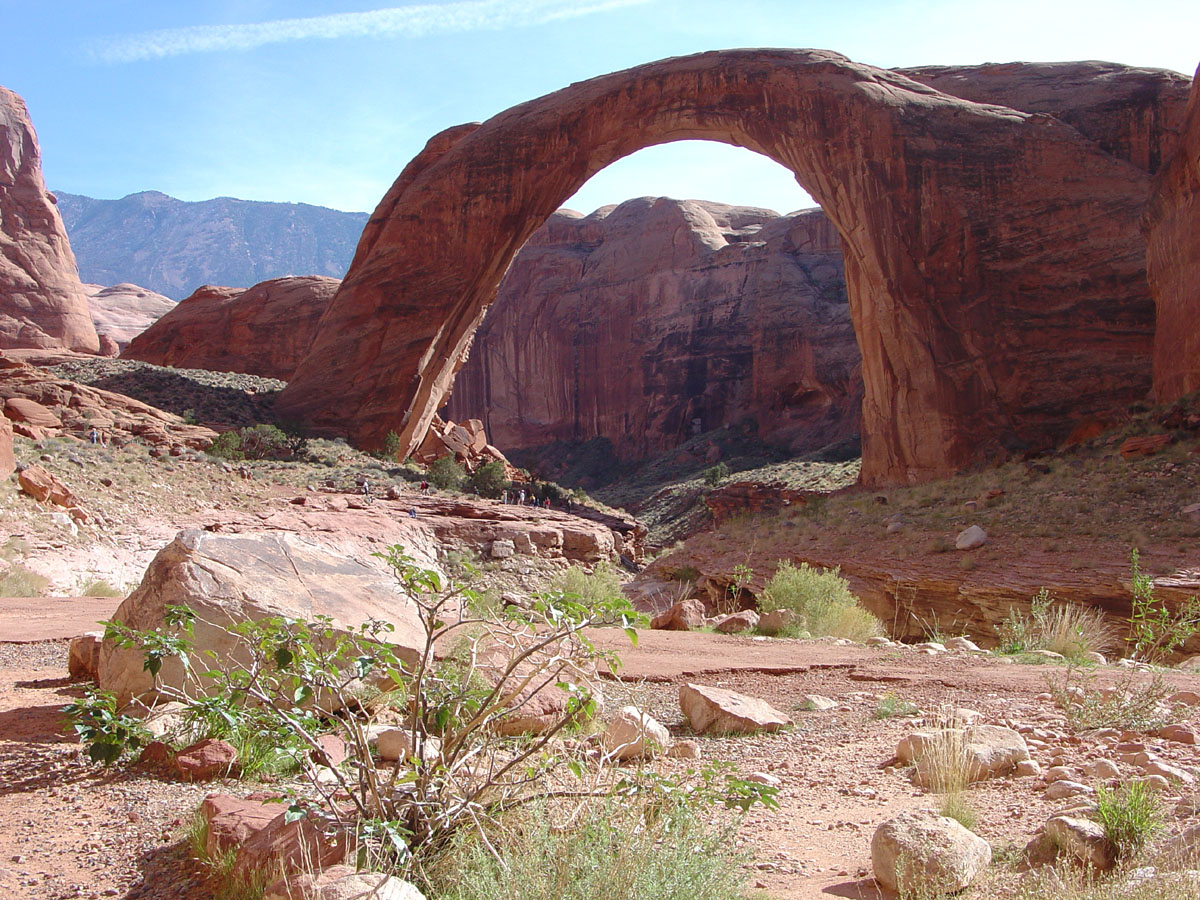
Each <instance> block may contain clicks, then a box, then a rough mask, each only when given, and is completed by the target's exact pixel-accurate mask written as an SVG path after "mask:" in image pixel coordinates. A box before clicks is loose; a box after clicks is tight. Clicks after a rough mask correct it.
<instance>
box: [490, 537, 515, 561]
mask: <svg viewBox="0 0 1200 900" xmlns="http://www.w3.org/2000/svg"><path fill="white" fill-rule="evenodd" d="M490 552H491V555H492V559H508V558H509V557H511V556H513V555H515V554H516V552H517V546H516V544H514V543H513V542H512V541H509V540H504V539H500V540H495V541H492V549H491V551H490Z"/></svg>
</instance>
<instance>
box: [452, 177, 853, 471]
mask: <svg viewBox="0 0 1200 900" xmlns="http://www.w3.org/2000/svg"><path fill="white" fill-rule="evenodd" d="M861 404H862V376H861V372H860V371H859V352H858V346H857V344H856V343H855V340H854V328H853V326H852V325H851V323H850V308H849V305H848V304H847V302H846V293H845V280H844V276H843V274H842V248H841V241H840V239H839V237H838V235H837V231H836V230H835V229H834V227H833V226H832V224H830V222H829V220H828V219H827V218H826V217H825V216H824V214H822V213H821V212H820V210H807V211H804V212H799V213H792V214H791V215H787V216H780V215H778V214H776V213H774V212H772V211H770V210H765V209H753V208H748V207H737V206H727V205H724V204H720V203H708V202H703V201H697V200H672V199H670V198H667V197H657V198H652V197H642V198H640V199H636V200H629V201H626V202H625V203H622V204H620V205H619V206H607V207H604V208H602V209H599V210H597V211H596V212H594V213H592V214H591V215H589V216H581V215H580V214H578V213H575V212H572V211H570V210H559V211H558V212H556V213H554V214H553V215H552V216H551V217H550V218H549V219H548V220H547V221H546V223H545V224H544V225H542V227H541V228H539V229H538V230H537V232H536V233H535V234H534V235H533V237H532V238H530V240H529V242H528V243H527V244H526V245H525V246H524V247H522V248H521V252H520V253H519V254H518V255H517V257H516V259H515V260H514V261H513V264H512V266H510V267H509V270H508V272H507V274H506V275H505V276H504V280H503V281H502V282H501V283H500V288H499V291H498V293H497V297H496V302H495V303H494V304H493V305H492V306H491V308H490V309H489V310H488V314H487V317H486V318H485V319H484V321H483V324H482V325H481V326H480V328H479V330H478V331H477V332H476V334H475V340H474V343H473V344H472V347H471V355H470V357H469V359H468V361H467V363H466V365H465V366H463V368H462V370H461V371H460V372H459V373H458V375H457V376H456V377H455V380H454V391H453V393H452V394H451V396H450V401H449V404H448V405H447V407H446V410H447V414H448V415H449V416H450V417H451V418H454V419H457V420H460V421H461V420H464V419H468V418H479V419H482V420H483V422H484V425H485V427H486V428H487V432H488V435H489V436H490V437H491V439H492V440H493V441H494V442H495V443H496V444H497V445H499V446H501V447H504V448H505V450H507V451H512V450H519V449H524V448H528V447H538V446H542V445H545V444H550V443H553V442H555V441H586V440H589V439H591V438H596V437H602V438H607V439H609V440H610V441H611V442H612V445H613V447H614V448H615V449H616V452H617V453H618V455H619V456H620V457H621V458H623V459H627V460H629V459H642V458H645V457H647V456H652V455H654V454H657V453H661V452H663V451H665V450H669V449H671V448H673V447H675V446H677V445H678V444H680V443H682V442H683V441H685V440H687V438H688V437H690V436H691V435H692V434H694V433H696V432H698V431H708V430H710V429H713V428H718V427H720V426H722V425H726V424H729V423H731V422H738V421H742V420H746V419H753V420H754V421H755V422H756V423H757V425H758V433H759V436H760V437H762V438H763V439H764V440H766V441H768V442H771V443H775V444H780V445H785V446H789V447H790V448H791V449H793V450H795V451H802V450H808V449H814V448H817V447H821V446H823V445H825V444H828V443H831V442H833V441H837V440H841V439H843V438H846V437H849V436H850V435H852V434H857V433H858V430H859V415H860V408H861Z"/></svg>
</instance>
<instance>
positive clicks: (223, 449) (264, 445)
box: [208, 424, 305, 460]
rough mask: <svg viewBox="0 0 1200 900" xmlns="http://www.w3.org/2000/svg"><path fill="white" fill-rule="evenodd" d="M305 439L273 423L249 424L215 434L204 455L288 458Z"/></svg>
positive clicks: (237, 457) (239, 457) (222, 457)
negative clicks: (206, 453)
mask: <svg viewBox="0 0 1200 900" xmlns="http://www.w3.org/2000/svg"><path fill="white" fill-rule="evenodd" d="M304 443H305V441H304V438H302V437H297V436H294V435H288V434H287V433H285V432H284V431H283V430H282V429H280V428H279V427H277V426H275V425H267V424H263V425H253V426H250V427H247V428H240V429H238V430H237V431H226V432H223V433H222V434H219V435H217V437H216V439H215V440H214V441H213V442H212V445H211V446H210V447H209V448H208V455H209V456H215V457H217V458H218V459H231V460H241V459H291V458H292V457H293V456H295V455H296V454H297V453H298V452H300V449H302V447H303V445H304Z"/></svg>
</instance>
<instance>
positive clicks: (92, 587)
mask: <svg viewBox="0 0 1200 900" xmlns="http://www.w3.org/2000/svg"><path fill="white" fill-rule="evenodd" d="M79 595H80V596H81V597H124V596H125V592H124V591H123V590H121V589H120V588H117V587H113V586H112V585H111V584H109V583H108V582H107V581H105V580H104V579H103V578H93V579H91V580H90V581H87V582H85V583H84V584H83V585H81V586H80V588H79Z"/></svg>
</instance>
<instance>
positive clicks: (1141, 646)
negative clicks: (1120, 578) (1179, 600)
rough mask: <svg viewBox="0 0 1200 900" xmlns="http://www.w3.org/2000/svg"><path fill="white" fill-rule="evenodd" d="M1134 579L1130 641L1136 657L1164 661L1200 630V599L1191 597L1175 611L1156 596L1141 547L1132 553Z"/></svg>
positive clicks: (1155, 661)
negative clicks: (1145, 571)
mask: <svg viewBox="0 0 1200 900" xmlns="http://www.w3.org/2000/svg"><path fill="white" fill-rule="evenodd" d="M1129 568H1130V570H1131V573H1132V574H1131V579H1132V582H1133V601H1132V612H1131V613H1130V617H1129V635H1128V641H1129V643H1130V644H1132V645H1133V656H1134V658H1135V659H1140V660H1144V661H1146V662H1151V663H1162V662H1164V661H1165V660H1166V659H1168V658H1169V657H1170V655H1171V654H1172V653H1174V652H1175V650H1177V649H1178V648H1179V647H1182V646H1183V644H1184V643H1186V642H1187V640H1188V638H1190V637H1192V635H1194V634H1196V633H1197V631H1200V599H1197V598H1196V597H1192V598H1190V599H1189V600H1188V601H1187V603H1185V604H1184V605H1183V606H1182V607H1181V608H1180V609H1179V610H1177V611H1175V612H1172V611H1171V610H1170V609H1168V608H1167V603H1166V601H1165V600H1160V599H1158V598H1156V597H1155V596H1154V579H1153V578H1151V577H1150V576H1149V575H1145V574H1143V573H1142V570H1141V566H1140V565H1139V554H1138V551H1137V548H1136V547H1135V548H1133V549H1132V550H1131V551H1130V552H1129Z"/></svg>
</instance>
